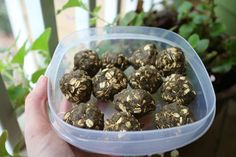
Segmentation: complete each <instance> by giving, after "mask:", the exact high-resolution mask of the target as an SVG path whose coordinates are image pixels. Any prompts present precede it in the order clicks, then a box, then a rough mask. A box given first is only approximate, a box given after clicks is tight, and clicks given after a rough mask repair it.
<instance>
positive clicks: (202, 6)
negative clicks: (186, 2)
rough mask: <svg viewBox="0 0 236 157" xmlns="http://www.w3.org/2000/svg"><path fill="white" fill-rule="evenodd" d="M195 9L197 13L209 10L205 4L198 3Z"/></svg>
mask: <svg viewBox="0 0 236 157" xmlns="http://www.w3.org/2000/svg"><path fill="white" fill-rule="evenodd" d="M196 9H197V10H198V11H201V12H205V11H207V10H208V9H209V7H208V6H207V5H206V4H202V3H200V4H198V5H197V7H196Z"/></svg>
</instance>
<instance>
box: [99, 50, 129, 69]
mask: <svg viewBox="0 0 236 157" xmlns="http://www.w3.org/2000/svg"><path fill="white" fill-rule="evenodd" d="M101 62H102V68H103V69H104V68H111V67H117V68H119V69H121V70H125V69H126V68H128V67H129V61H128V59H127V57H125V56H124V55H123V54H121V53H106V54H104V55H103V57H102V59H101Z"/></svg>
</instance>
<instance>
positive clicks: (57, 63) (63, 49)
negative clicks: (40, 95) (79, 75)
mask: <svg viewBox="0 0 236 157" xmlns="http://www.w3.org/2000/svg"><path fill="white" fill-rule="evenodd" d="M150 42H154V43H156V44H158V46H159V47H161V48H166V47H169V46H176V47H179V48H181V49H182V50H183V52H184V54H185V57H186V60H187V62H188V70H187V71H188V73H187V75H188V77H189V79H190V80H191V82H192V84H193V86H194V88H195V90H196V91H197V97H196V99H195V101H194V102H193V103H191V104H190V105H189V106H190V108H191V110H192V111H193V113H194V116H195V118H196V122H194V123H191V124H187V125H183V126H180V127H173V128H167V129H159V130H157V129H155V130H144V131H138V132H135V131H131V132H104V131H97V130H89V129H81V128H76V127H74V126H71V125H69V124H67V123H65V122H64V121H63V120H62V117H63V114H64V112H65V111H66V108H65V106H64V105H63V104H65V103H63V102H65V101H64V100H63V95H62V93H61V91H60V89H59V80H60V79H61V77H62V75H63V74H64V73H65V72H67V71H69V69H72V66H73V56H74V54H75V53H76V52H78V50H81V49H84V48H90V49H95V50H96V51H97V52H98V53H99V55H100V54H101V53H103V52H104V51H109V52H111V53H112V52H123V53H124V54H125V55H127V56H129V55H130V53H131V52H132V50H133V49H136V48H137V47H139V46H140V45H143V44H145V43H150ZM46 75H47V76H48V78H49V86H48V103H49V109H50V110H49V115H50V121H51V123H52V126H53V128H54V129H55V131H56V132H57V133H58V135H59V136H60V137H61V138H63V139H64V140H65V141H67V142H68V143H70V144H72V145H74V146H76V147H78V148H80V149H83V150H86V151H91V152H96V153H101V154H110V155H124V156H131V155H132V156H135V155H151V154H154V153H163V152H166V151H170V150H173V149H176V148H179V147H182V146H184V145H187V144H189V143H191V142H193V141H194V140H196V139H198V138H199V137H201V136H202V135H203V134H204V133H205V132H206V131H207V130H208V128H209V127H210V125H211V123H212V121H213V119H214V115H215V93H214V90H213V87H212V84H211V81H210V79H209V77H208V73H207V71H206V69H205V67H204V66H203V63H202V62H201V60H200V58H199V57H198V55H197V54H196V52H195V51H194V50H193V48H192V47H191V46H190V45H189V44H188V43H187V41H186V40H184V39H183V38H182V37H181V36H179V35H177V34H175V33H173V32H170V31H167V30H164V29H159V28H150V27H106V28H91V29H86V30H82V31H78V32H75V33H72V34H71V35H69V36H67V37H66V38H64V39H63V40H62V41H61V42H60V43H59V44H58V46H57V48H56V51H55V53H54V56H53V58H52V61H51V63H50V65H49V66H48V69H47V72H46ZM158 103H160V102H158ZM158 105H160V104H158ZM103 111H104V112H105V114H106V115H107V116H109V115H110V114H109V113H108V112H109V109H106V108H103ZM106 112H107V113H106Z"/></svg>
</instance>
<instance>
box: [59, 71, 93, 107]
mask: <svg viewBox="0 0 236 157" xmlns="http://www.w3.org/2000/svg"><path fill="white" fill-rule="evenodd" d="M60 89H61V91H62V93H63V94H64V95H65V97H66V99H67V100H68V101H70V102H72V103H76V104H79V103H81V102H87V101H88V100H89V99H90V96H91V92H92V81H91V79H90V77H89V76H88V75H87V73H86V72H85V71H82V70H81V71H80V70H76V71H72V72H70V73H66V74H64V75H63V77H62V78H61V80H60Z"/></svg>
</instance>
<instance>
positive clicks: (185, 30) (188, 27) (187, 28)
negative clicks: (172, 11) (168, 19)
mask: <svg viewBox="0 0 236 157" xmlns="http://www.w3.org/2000/svg"><path fill="white" fill-rule="evenodd" d="M194 28H195V25H194V24H192V23H189V24H183V25H182V26H181V27H180V28H179V34H180V35H181V36H182V37H184V38H188V37H189V35H190V34H191V33H192V32H193V30H194Z"/></svg>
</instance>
